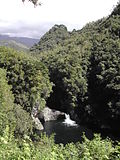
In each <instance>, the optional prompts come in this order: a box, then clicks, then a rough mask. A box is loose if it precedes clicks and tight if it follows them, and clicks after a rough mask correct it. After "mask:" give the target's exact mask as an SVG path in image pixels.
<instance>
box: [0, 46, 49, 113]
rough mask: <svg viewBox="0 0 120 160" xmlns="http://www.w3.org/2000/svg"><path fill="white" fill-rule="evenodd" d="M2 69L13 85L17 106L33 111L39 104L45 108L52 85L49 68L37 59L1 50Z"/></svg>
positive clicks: (0, 61) (5, 49) (0, 65)
mask: <svg viewBox="0 0 120 160" xmlns="http://www.w3.org/2000/svg"><path fill="white" fill-rule="evenodd" d="M0 67H1V68H4V69H6V71H7V78H8V83H9V84H10V85H12V92H13V94H14V97H15V100H14V102H15V103H16V104H19V105H21V106H22V107H23V109H25V110H27V111H31V109H32V107H33V106H34V105H35V104H36V103H38V102H39V107H40V108H43V107H44V106H45V99H46V98H47V97H48V96H49V93H50V91H51V88H52V85H51V83H50V81H49V76H48V70H47V68H46V67H45V66H44V65H43V64H42V63H41V62H40V61H38V60H37V59H35V58H32V57H30V56H28V55H25V54H24V53H19V52H17V51H14V50H12V49H7V48H4V47H1V48H0Z"/></svg>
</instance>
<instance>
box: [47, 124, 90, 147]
mask: <svg viewBox="0 0 120 160" xmlns="http://www.w3.org/2000/svg"><path fill="white" fill-rule="evenodd" d="M44 131H45V132H46V134H47V135H51V134H52V133H55V143H63V144H66V143H70V142H74V143H75V142H78V141H80V142H81V141H82V135H83V132H85V135H86V137H87V138H89V139H92V137H93V133H92V131H91V130H90V129H87V128H86V127H84V126H79V125H77V126H67V125H65V124H64V123H63V121H49V122H45V124H44Z"/></svg>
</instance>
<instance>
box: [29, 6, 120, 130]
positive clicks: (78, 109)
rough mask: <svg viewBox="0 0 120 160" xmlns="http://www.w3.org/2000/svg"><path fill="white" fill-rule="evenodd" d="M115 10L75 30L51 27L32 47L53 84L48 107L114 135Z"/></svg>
mask: <svg viewBox="0 0 120 160" xmlns="http://www.w3.org/2000/svg"><path fill="white" fill-rule="evenodd" d="M119 8H120V6H119V5H118V6H117V7H116V8H115V9H114V11H113V12H112V13H111V15H110V16H108V17H106V18H103V19H100V20H98V21H97V22H92V23H88V24H87V25H86V26H85V27H84V28H83V29H81V30H78V31H76V30H73V31H72V32H68V31H67V29H66V27H65V26H63V25H55V26H54V27H53V28H52V29H51V30H50V31H49V32H47V33H46V34H45V35H44V36H43V37H42V38H41V39H40V41H39V43H38V44H37V45H35V46H33V47H32V48H31V51H32V55H34V56H37V57H39V59H40V60H41V61H43V62H44V64H45V65H46V66H47V68H48V69H49V72H50V80H51V81H52V82H53V83H54V84H55V85H54V87H53V93H52V94H51V96H50V98H49V99H48V100H47V105H48V106H49V107H51V108H55V109H58V110H62V111H65V112H68V113H70V114H71V116H72V117H73V119H74V118H75V117H76V118H77V119H78V120H79V121H83V122H87V123H92V124H94V125H97V126H99V127H101V126H103V125H106V126H108V127H109V128H112V129H115V130H119V128H118V123H119V122H120V118H119V117H120V15H119ZM61 31H62V32H61ZM119 131H120V130H119Z"/></svg>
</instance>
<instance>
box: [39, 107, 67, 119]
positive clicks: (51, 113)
mask: <svg viewBox="0 0 120 160" xmlns="http://www.w3.org/2000/svg"><path fill="white" fill-rule="evenodd" d="M38 118H39V119H40V121H41V122H46V121H51V120H58V119H65V113H64V112H60V111H57V110H55V109H50V108H48V107H45V108H44V109H43V110H42V111H41V112H40V113H39V115H38Z"/></svg>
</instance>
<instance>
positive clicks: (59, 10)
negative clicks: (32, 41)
mask: <svg viewBox="0 0 120 160" xmlns="http://www.w3.org/2000/svg"><path fill="white" fill-rule="evenodd" d="M40 2H41V3H42V5H41V6H38V7H36V8H35V7H34V6H33V4H32V3H30V2H28V0H26V2H24V3H22V0H0V34H8V35H10V36H19V37H32V38H38V39H39V38H40V37H41V36H42V35H43V34H44V33H45V32H47V31H48V30H49V29H50V28H51V27H52V26H54V25H55V24H64V25H66V27H67V28H68V30H69V31H72V30H73V29H81V28H82V27H83V26H84V25H85V24H87V23H89V22H92V21H96V20H98V19H100V18H103V17H106V16H108V15H109V14H110V13H111V11H112V10H113V7H114V6H116V4H117V2H118V0H41V1H40Z"/></svg>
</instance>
